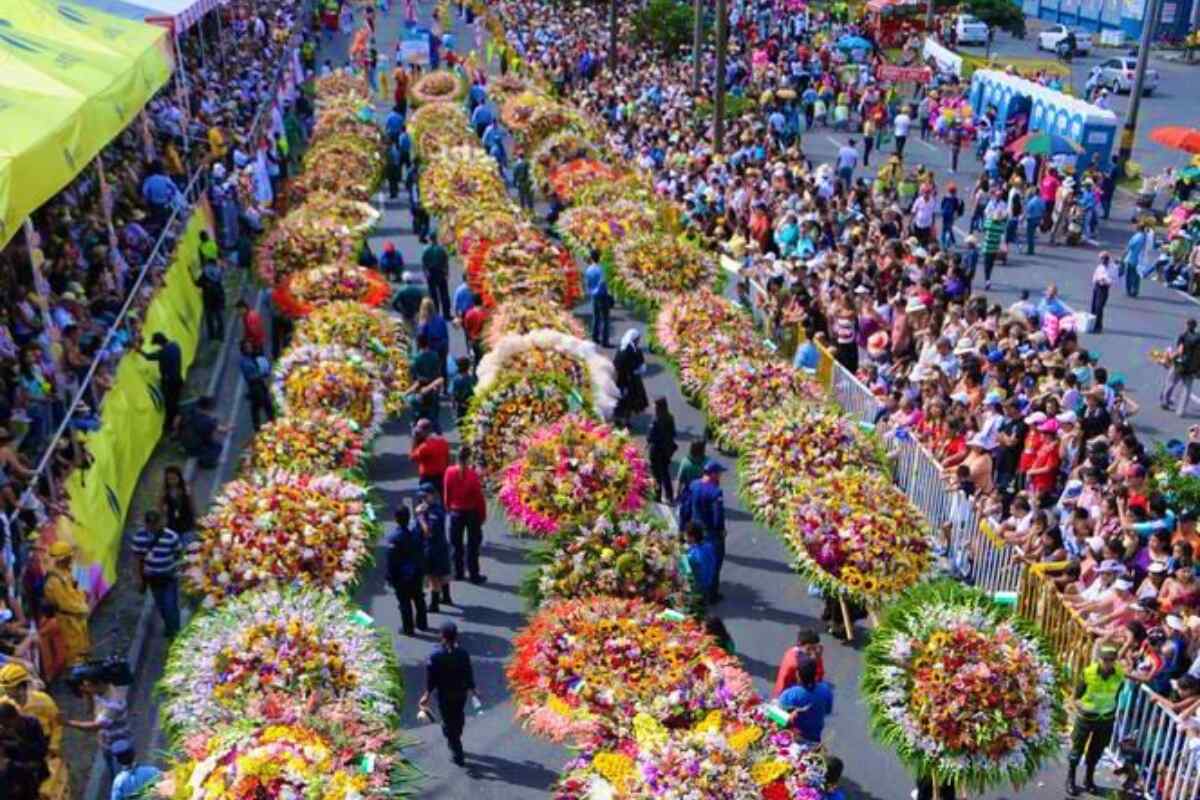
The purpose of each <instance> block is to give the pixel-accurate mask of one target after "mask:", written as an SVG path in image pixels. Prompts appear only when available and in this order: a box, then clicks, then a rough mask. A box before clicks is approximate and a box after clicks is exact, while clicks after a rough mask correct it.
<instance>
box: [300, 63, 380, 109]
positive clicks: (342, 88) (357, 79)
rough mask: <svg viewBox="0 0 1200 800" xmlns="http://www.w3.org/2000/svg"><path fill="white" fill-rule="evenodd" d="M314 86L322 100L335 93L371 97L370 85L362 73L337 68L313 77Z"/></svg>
mask: <svg viewBox="0 0 1200 800" xmlns="http://www.w3.org/2000/svg"><path fill="white" fill-rule="evenodd" d="M313 85H314V88H316V90H317V96H318V97H320V98H321V101H322V102H327V101H328V100H329V98H331V97H333V96H335V95H350V96H354V95H357V96H358V97H360V98H364V99H369V98H370V97H371V86H370V84H368V83H367V76H366V75H364V74H360V73H356V72H350V71H349V70H344V69H337V70H334V71H332V72H330V73H329V74H328V75H320V76H318V77H317V78H315V79H314V83H313Z"/></svg>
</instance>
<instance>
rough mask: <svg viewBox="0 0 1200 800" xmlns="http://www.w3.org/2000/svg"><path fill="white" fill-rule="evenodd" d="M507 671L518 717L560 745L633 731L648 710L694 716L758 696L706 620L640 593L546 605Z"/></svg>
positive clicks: (522, 636) (657, 715)
mask: <svg viewBox="0 0 1200 800" xmlns="http://www.w3.org/2000/svg"><path fill="white" fill-rule="evenodd" d="M507 673H508V683H509V687H510V689H511V690H512V693H513V702H514V704H515V706H516V716H517V718H518V719H519V720H521V722H522V723H523V724H524V725H525V726H526V727H527V728H528V729H529V730H530V731H531V732H533V733H535V734H537V735H539V736H544V737H546V738H548V739H551V740H552V741H556V742H565V741H572V740H575V741H580V740H583V741H586V740H589V739H591V738H593V737H595V736H616V737H622V736H628V735H630V734H631V733H632V730H633V726H634V725H635V724H636V719H637V718H638V715H639V714H643V715H648V716H649V717H651V718H652V719H657V720H667V719H683V720H686V719H689V718H696V717H698V716H701V715H703V714H704V713H706V712H707V711H708V710H710V709H713V708H736V707H745V706H749V705H750V704H752V703H753V702H754V701H755V699H756V698H755V695H754V692H753V688H752V684H751V680H750V678H749V676H748V675H746V673H745V672H743V671H742V669H741V668H740V667H739V666H738V665H737V662H736V660H735V659H734V658H732V657H731V656H728V655H726V654H725V653H724V652H723V651H721V650H720V649H719V648H718V647H717V646H716V644H715V643H714V642H713V640H712V637H710V636H709V635H708V634H707V633H705V632H704V629H703V628H702V627H701V626H700V624H699V623H697V622H694V621H692V620H690V619H688V618H686V617H683V616H682V615H679V614H677V613H673V612H664V611H663V609H662V607H661V606H658V605H654V604H652V603H647V602H644V601H642V600H639V599H636V598H616V597H603V596H597V597H585V598H576V599H571V600H564V601H562V602H558V603H553V604H550V605H546V606H543V607H542V608H541V610H540V611H538V613H537V614H536V615H534V616H533V618H532V619H530V621H529V624H528V625H527V626H526V627H525V628H524V629H523V630H521V631H520V632H519V633H518V634H517V635H516V637H515V638H514V639H513V656H512V660H511V661H510V662H509V665H508V669H507Z"/></svg>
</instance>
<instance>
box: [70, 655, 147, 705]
mask: <svg viewBox="0 0 1200 800" xmlns="http://www.w3.org/2000/svg"><path fill="white" fill-rule="evenodd" d="M84 681H92V682H94V683H106V684H110V685H112V686H129V685H131V684H132V683H133V671H132V670H131V669H129V664H128V663H126V661H125V659H123V658H121V657H120V656H108V657H107V658H94V659H91V660H89V661H84V662H83V663H82V664H79V665H77V666H74V667H72V668H71V671H70V673H68V675H67V685H68V686H69V687H71V691H72V692H74V694H75V696H76V697H78V696H80V695H81V694H82V692H81V687H82V686H83V682H84Z"/></svg>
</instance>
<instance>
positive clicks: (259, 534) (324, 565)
mask: <svg viewBox="0 0 1200 800" xmlns="http://www.w3.org/2000/svg"><path fill="white" fill-rule="evenodd" d="M375 534H376V525H375V510H374V509H373V508H372V506H371V504H370V502H369V500H368V498H367V490H366V489H365V488H363V487H362V486H360V485H359V484H357V483H354V482H353V481H349V480H346V479H344V478H341V477H338V476H337V475H333V474H326V475H318V476H313V475H307V474H305V475H298V474H295V473H291V472H284V471H283V470H273V471H271V472H262V473H257V474H256V475H254V476H253V477H252V478H249V479H243V480H234V481H230V482H229V483H227V484H225V485H224V486H223V487H222V488H221V493H220V494H219V495H218V496H217V498H216V500H215V501H214V504H213V507H212V510H211V511H210V512H209V513H208V514H207V515H206V516H205V517H204V519H202V520H201V521H200V538H199V540H198V541H197V543H196V544H195V545H194V546H193V547H192V549H191V550H190V551H189V552H188V555H187V568H186V570H185V571H184V574H183V578H184V584H185V585H186V586H187V588H188V590H189V591H190V592H191V593H193V594H197V595H202V596H203V597H204V604H205V606H208V607H212V606H215V605H216V604H217V603H219V602H221V601H222V600H224V599H225V598H226V597H230V596H232V595H237V594H241V593H242V592H244V591H246V590H248V589H252V588H254V587H256V586H261V585H263V584H269V583H299V584H301V585H311V586H316V587H319V588H325V589H333V590H335V591H343V590H345V589H348V588H349V587H350V586H351V584H353V582H354V580H355V577H356V575H357V573H358V570H359V568H361V567H362V565H363V564H364V563H365V562H366V560H367V559H368V558H369V557H370V546H371V542H372V540H373V539H374V537H375Z"/></svg>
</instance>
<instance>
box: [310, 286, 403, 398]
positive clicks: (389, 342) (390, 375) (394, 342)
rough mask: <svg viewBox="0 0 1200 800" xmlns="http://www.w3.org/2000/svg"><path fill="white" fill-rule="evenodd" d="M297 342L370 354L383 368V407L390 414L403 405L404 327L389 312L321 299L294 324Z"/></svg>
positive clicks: (356, 304)
mask: <svg viewBox="0 0 1200 800" xmlns="http://www.w3.org/2000/svg"><path fill="white" fill-rule="evenodd" d="M292 341H293V342H294V343H295V344H297V345H305V344H308V345H318V346H326V345H340V346H341V347H347V348H352V349H356V350H359V351H362V352H364V353H368V354H370V358H371V360H372V361H374V362H375V363H377V364H379V365H380V366H381V367H383V369H384V373H385V374H384V376H383V378H384V384H385V386H386V387H387V408H388V411H390V412H392V413H393V414H397V413H400V412H401V411H402V410H403V408H404V392H405V391H407V390H408V387H409V385H410V383H411V377H410V374H409V361H408V356H409V350H410V340H409V333H408V329H407V328H406V327H405V326H404V324H403V323H402V322H401V321H400V320H399V319H398V318H397V317H395V316H393V315H392V314H389V313H388V312H386V311H383V310H381V309H378V308H370V307H368V306H365V305H363V304H362V303H358V302H354V301H349V300H339V301H334V302H331V303H324V304H322V305H321V306H320V307H319V308H317V309H316V310H315V311H313V312H312V313H311V314H309V315H308V316H307V317H305V318H304V319H303V320H301V321H300V322H299V323H298V324H297V325H296V332H295V333H294V334H293V336H292Z"/></svg>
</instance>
